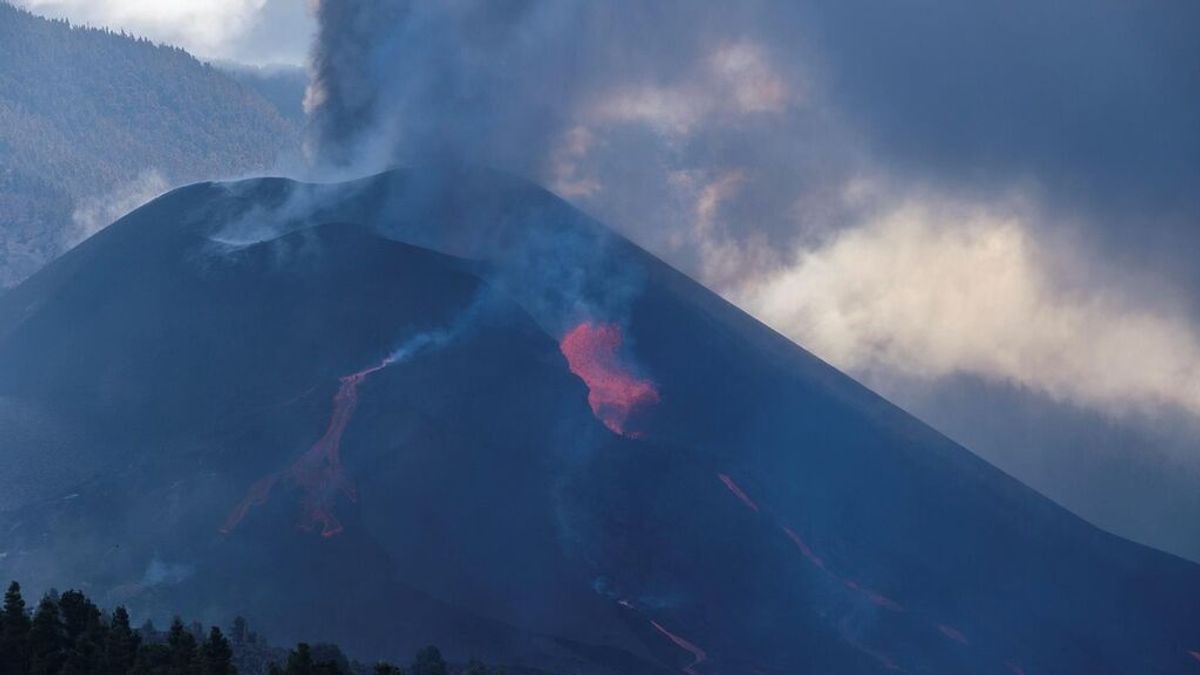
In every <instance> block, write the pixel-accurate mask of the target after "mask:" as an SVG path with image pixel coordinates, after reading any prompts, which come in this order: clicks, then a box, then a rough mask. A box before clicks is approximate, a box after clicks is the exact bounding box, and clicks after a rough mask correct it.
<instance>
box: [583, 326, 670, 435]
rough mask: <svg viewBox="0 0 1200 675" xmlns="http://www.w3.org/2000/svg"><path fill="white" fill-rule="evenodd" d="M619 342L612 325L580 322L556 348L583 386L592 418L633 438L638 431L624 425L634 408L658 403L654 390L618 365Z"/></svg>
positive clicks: (651, 383)
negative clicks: (585, 389) (584, 386)
mask: <svg viewBox="0 0 1200 675" xmlns="http://www.w3.org/2000/svg"><path fill="white" fill-rule="evenodd" d="M622 342H624V338H623V337H622V335H621V328H620V327H619V326H617V325H616V324H600V323H593V322H591V321H584V322H583V323H581V324H579V325H578V326H575V327H574V328H572V329H571V331H570V332H568V333H567V334H566V335H565V336H563V339H562V342H561V343H559V349H560V350H562V353H563V356H565V357H566V358H567V366H568V367H569V368H570V369H571V372H572V373H574V374H575V375H576V376H577V377H579V379H581V380H583V383H584V384H586V385H587V388H588V405H590V406H591V408H592V414H594V415H595V416H596V419H598V420H600V421H601V422H603V423H604V426H606V427H608V429H609V431H612V432H613V433H615V434H620V435H622V436H627V437H630V438H637V437H638V436H640V435H641V434H640V433H639V432H637V431H630V430H629V429H628V427H627V426H626V425H627V424H628V422H629V418H630V416H631V415H632V414H633V413H634V412H636V411H637V410H638V409H640V408H644V407H646V406H649V405H653V404H655V403H658V401H659V397H658V389H657V388H656V387H655V386H654V383H653V382H651V381H650V380H646V379H641V378H638V377H637V376H635V375H633V374H632V373H631V372H630V371H629V369H628V368H627V367H625V366H624V365H622V364H621V362H620V359H619V358H618V355H617V351H618V350H619V349H620V347H621V344H622Z"/></svg>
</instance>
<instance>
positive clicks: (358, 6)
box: [307, 0, 1200, 413]
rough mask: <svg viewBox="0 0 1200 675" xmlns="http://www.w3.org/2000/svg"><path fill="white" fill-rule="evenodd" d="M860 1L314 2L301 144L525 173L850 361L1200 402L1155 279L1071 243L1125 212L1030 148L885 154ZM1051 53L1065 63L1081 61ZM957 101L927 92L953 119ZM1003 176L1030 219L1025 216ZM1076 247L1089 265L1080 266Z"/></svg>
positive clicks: (1044, 388) (1173, 309)
mask: <svg viewBox="0 0 1200 675" xmlns="http://www.w3.org/2000/svg"><path fill="white" fill-rule="evenodd" d="M897 11H898V10H897ZM1114 11H1116V10H1114ZM1118 14H1119V12H1118ZM1069 16H1070V12H1066V13H1064V15H1063V17H1059V18H1064V17H1065V18H1069ZM844 18H845V17H844V16H843V13H842V12H841V10H838V9H836V8H826V9H822V8H818V7H805V8H800V7H791V6H788V5H786V4H783V3H758V2H751V3H744V4H739V5H737V6H731V5H730V4H729V3H715V2H689V3H675V2H662V3H621V2H618V3H584V2H572V1H568V2H542V1H538V0H522V1H509V2H474V1H471V0H456V1H453V2H446V3H410V2H402V1H400V0H360V1H354V2H328V1H327V2H322V3H320V4H319V5H318V6H317V19H318V22H319V26H320V28H319V33H318V36H317V41H316V44H315V47H314V50H313V59H312V72H313V77H312V84H311V86H310V89H309V93H308V101H307V105H308V110H309V114H310V116H311V121H312V124H311V135H310V137H309V152H310V153H311V154H310V157H311V159H312V160H313V161H314V162H315V164H316V165H317V166H325V167H336V168H340V169H343V170H351V171H352V172H353V171H369V170H374V169H379V168H384V167H386V166H390V165H393V164H430V163H435V164H441V163H450V164H461V163H476V164H483V165H489V166H494V167H498V168H500V169H503V170H506V171H510V172H514V173H517V174H520V175H523V176H526V177H529V178H531V179H533V180H535V181H538V182H540V183H542V184H545V185H548V186H550V187H552V188H553V189H555V190H556V191H558V192H559V193H560V194H562V195H564V196H566V197H568V198H570V199H572V200H573V201H574V202H575V203H576V204H578V205H580V206H581V207H583V208H584V209H586V210H588V211H589V212H591V213H594V214H596V215H597V216H599V217H600V218H601V220H604V221H606V222H609V223H612V224H614V225H615V226H617V227H618V229H620V230H622V231H623V232H624V233H626V234H628V235H629V236H630V237H631V238H633V239H634V240H635V241H637V242H638V243H640V244H642V245H644V246H646V247H647V248H649V249H650V250H652V251H654V252H655V253H658V254H659V255H661V256H663V257H664V258H666V259H667V260H668V261H669V262H671V263H673V264H675V265H676V266H678V267H680V268H682V269H683V270H684V271H686V272H689V273H691V274H693V275H695V276H697V277H699V278H700V279H701V280H702V281H704V282H705V283H707V284H708V285H710V286H712V287H714V288H715V289H717V290H718V291H720V292H722V293H723V294H725V295H726V296H727V297H729V298H731V299H734V300H736V301H739V302H741V303H742V305H743V306H745V307H747V308H748V309H750V310H751V311H753V312H754V313H756V314H757V315H758V316H759V317H760V318H762V319H764V320H765V321H767V322H768V323H770V324H772V325H774V326H776V327H778V328H779V329H781V330H783V331H784V332H786V333H787V334H788V335H790V336H792V337H794V338H796V339H797V340H798V341H800V342H801V343H802V344H804V345H806V346H808V347H809V348H811V349H813V350H814V351H815V352H816V353H817V354H818V355H819V356H823V357H825V358H826V359H828V360H830V361H832V362H834V363H835V364H836V365H839V366H841V367H843V368H846V369H849V370H851V371H852V372H855V373H858V374H865V373H868V372H886V371H893V372H895V373H898V374H901V375H904V376H915V377H919V378H925V379H929V380H931V381H933V380H938V379H941V378H946V377H950V376H954V375H971V376H977V377H981V378H984V379H987V380H990V381H995V382H1004V383H1009V384H1013V385H1016V386H1019V387H1023V388H1027V389H1029V390H1032V391H1036V392H1039V393H1041V394H1045V395H1048V396H1050V397H1052V398H1053V399H1056V400H1059V401H1065V402H1068V403H1070V404H1073V405H1077V406H1081V407H1085V408H1090V409H1093V410H1099V411H1103V412H1113V411H1116V412H1124V411H1128V410H1147V409H1152V408H1155V407H1158V406H1169V407H1174V408H1183V409H1185V410H1189V411H1191V412H1193V413H1200V394H1198V393H1197V390H1196V387H1195V386H1193V385H1192V384H1191V383H1192V382H1195V381H1196V377H1195V375H1196V373H1197V372H1200V346H1198V345H1200V338H1198V337H1197V336H1198V335H1200V331H1198V330H1197V329H1196V326H1195V322H1194V320H1193V318H1192V317H1191V316H1190V314H1189V312H1188V311H1187V309H1186V307H1184V306H1182V305H1180V304H1174V305H1172V304H1169V303H1166V302H1162V301H1160V299H1158V298H1155V297H1152V296H1147V295H1146V294H1145V293H1144V292H1142V291H1141V290H1140V289H1141V288H1142V287H1144V286H1149V285H1152V284H1154V283H1156V281H1158V280H1156V279H1153V278H1151V279H1149V280H1148V281H1147V280H1139V279H1138V275H1137V274H1133V273H1130V272H1129V271H1128V270H1116V269H1111V266H1110V265H1109V264H1107V261H1102V260H1101V259H1093V260H1086V259H1082V256H1081V255H1079V254H1078V252H1079V251H1080V250H1083V249H1084V248H1088V250H1092V251H1093V252H1097V251H1098V252H1099V254H1101V255H1103V252H1104V250H1105V249H1103V248H1102V247H1084V246H1082V245H1081V242H1084V241H1088V240H1102V239H1106V238H1107V235H1105V236H1103V237H1097V236H1093V233H1094V232H1096V231H1100V230H1103V231H1108V229H1107V228H1109V223H1108V221H1106V220H1105V219H1104V217H1102V215H1097V214H1102V212H1104V211H1105V209H1103V208H1102V207H1101V208H1097V205H1098V204H1102V203H1103V198H1102V197H1098V196H1096V194H1094V193H1086V192H1081V191H1080V190H1078V189H1076V190H1074V191H1070V190H1067V189H1066V188H1065V187H1064V185H1065V184H1064V183H1063V182H1062V181H1057V182H1055V181H1051V180H1049V179H1047V180H1039V176H1038V175H1037V174H1036V172H1034V173H1031V172H1030V171H1029V170H1028V169H1026V168H1024V167H1019V166H1018V167H1017V169H1015V170H1014V169H1012V167H1013V166H1014V162H1013V161H1012V160H1013V157H1014V156H1015V151H1014V152H1010V153H1007V154H1005V155H1004V156H1003V157H999V156H998V155H997V156H996V157H995V158H993V157H990V156H984V155H980V156H979V160H978V164H977V165H976V166H975V167H974V169H975V172H974V173H973V174H971V180H966V179H959V178H957V177H955V176H952V175H950V174H951V172H955V171H956V172H957V174H959V175H965V172H964V171H962V170H961V169H960V168H958V169H956V168H955V167H957V166H958V164H957V162H958V160H957V159H954V160H953V161H951V160H948V159H947V160H944V161H943V159H944V158H943V159H937V158H931V159H930V161H929V162H928V163H927V165H926V166H916V167H915V165H914V164H913V163H912V160H913V157H915V155H913V156H908V157H904V156H897V155H895V154H891V153H893V152H894V151H895V146H894V145H893V144H888V143H885V142H881V141H880V140H879V138H878V137H877V136H876V134H877V132H878V130H879V129H884V128H887V129H893V127H894V125H895V124H896V120H893V119H875V118H878V117H879V116H880V115H881V114H885V113H880V112H878V110H882V111H886V110H888V109H889V108H890V106H888V105H884V104H883V103H877V108H872V109H871V110H868V111H863V110H857V109H852V108H850V107H848V105H849V101H850V100H851V99H852V94H855V93H861V91H862V90H863V88H864V87H870V86H876V87H886V86H888V85H887V82H885V81H882V80H880V81H878V82H877V81H875V80H873V79H872V78H874V77H875V76H876V74H877V72H882V71H886V70H887V68H886V65H885V64H876V63H873V62H872V63H868V64H866V65H864V64H862V63H860V62H854V63H853V65H856V66H857V68H858V69H857V70H854V69H851V68H849V66H847V65H846V64H847V63H850V61H849V60H848V59H849V55H850V53H851V52H853V49H852V48H851V47H846V46H843V42H846V41H853V38H852V35H851V34H852V32H853V31H852V30H851V29H854V30H860V29H861V27H857V26H848V25H842V24H840V23H839V22H840V21H841V20H842V19H844ZM903 18H904V19H905V20H911V19H912V17H903ZM958 18H959V17H957V16H953V17H947V18H946V20H947V21H956V20H958ZM1147 29H1148V30H1149V29H1150V27H1148V28H1147ZM1021 30H1026V29H1025V28H1022V29H1021ZM1029 30H1032V29H1029ZM1039 36H1040V34H1038V35H1031V36H1030V39H1031V40H1032V39H1034V38H1035V37H1037V38H1038V39H1040V37H1039ZM1093 37H1095V36H1092V35H1091V34H1090V33H1088V34H1085V35H1081V36H1080V38H1079V39H1080V40H1092V38H1093ZM931 39H932V38H931ZM938 39H941V36H938ZM1039 44H1040V43H1039ZM1087 44H1091V43H1090V42H1089V43H1087ZM1042 47H1043V48H1044V50H1045V51H1046V53H1047V55H1048V58H1050V59H1052V61H1053V64H1054V67H1056V68H1068V67H1070V66H1071V63H1073V62H1070V61H1060V60H1055V59H1059V56H1060V55H1059V53H1058V52H1056V51H1055V47H1054V46H1053V45H1050V44H1046V45H1042ZM897 55H898V57H900V58H909V57H911V56H912V54H911V53H909V52H903V53H901V52H897ZM969 56H970V58H972V59H976V60H981V59H982V58H983V57H981V56H980V55H978V54H976V53H974V52H971V53H970V54H969ZM1121 58H1125V57H1123V56H1122V57H1121ZM987 66H988V64H986V63H983V62H980V63H979V64H978V67H980V68H985V67H987ZM953 68H954V66H953V64H949V65H942V64H938V65H936V66H931V67H930V71H931V72H929V73H925V72H917V73H913V75H912V76H913V77H916V78H918V80H919V81H921V82H924V81H925V79H926V78H932V77H936V76H937V75H938V73H939V72H941V71H939V70H938V69H942V70H944V71H945V73H944V75H945V77H947V78H955V77H958V76H959V74H960V73H959V72H958V71H954V70H953ZM1002 74H1004V75H1005V77H1007V76H1008V73H1007V71H1003V73H1002ZM1130 82H1132V80H1131V81H1130ZM994 85H995V86H1001V87H1011V88H1013V89H1014V90H1016V89H1020V88H1022V87H1024V86H1026V85H1025V83H1024V82H1022V81H1017V80H1015V79H1014V80H1008V79H1000V80H997V81H996V82H995V83H994ZM1114 85H1120V86H1126V82H1125V81H1124V80H1118V81H1116V82H1115V83H1114ZM963 86H964V87H967V86H971V85H970V84H964V85H963ZM978 86H992V85H988V84H987V83H986V82H985V83H982V84H979V85H978ZM1128 86H1129V87H1138V86H1141V85H1137V84H1136V83H1132V84H1128ZM870 91H872V92H873V91H875V90H873V89H872V90H870ZM1083 93H1087V92H1083ZM954 95H955V93H954V92H947V93H946V94H945V96H954ZM962 95H963V96H968V95H969V94H962ZM941 98H944V96H942V97H939V100H937V101H935V100H933V99H932V98H931V99H930V100H927V101H922V102H921V105H927V106H930V113H931V114H941V111H940V110H937V109H935V106H937V105H941V104H944V101H942V100H940V99H941ZM968 102H969V101H967V100H966V99H964V103H963V104H964V105H966V103H968ZM914 105H915V104H914V103H913V102H911V101H904V102H902V103H901V105H900V109H902V110H903V111H905V112H906V114H908V113H911V112H912V109H913V108H914ZM1030 105H1033V106H1034V107H1036V102H1033V103H1031V104H1030ZM1019 123H1023V122H1020V121H1018V122H1012V123H1007V124H1008V126H1007V127H1005V128H1006V129H1008V131H1009V133H1017V132H1020V133H1024V134H1025V135H1026V136H1027V137H1028V138H1030V139H1037V138H1040V136H1039V135H1038V134H1040V133H1041V131H1040V129H1042V127H1041V126H1038V125H1039V124H1040V123H1039V122H1037V121H1036V120H1035V121H1031V122H1030V123H1029V128H1028V129H1025V128H1017V129H1016V131H1014V130H1013V127H1012V125H1014V124H1019ZM913 124H914V126H913V127H912V130H913V133H914V134H916V133H924V132H923V131H922V129H921V128H920V127H918V126H916V125H915V123H913ZM1086 131H1087V130H1086V129H1083V130H1080V129H1071V130H1064V131H1063V134H1065V135H1070V134H1078V133H1085V132H1086ZM988 132H989V130H988V129H985V128H981V129H980V130H978V134H980V135H983V136H986V134H987V133H988ZM1024 137H1025V136H1021V137H1020V138H1024ZM935 140H936V139H935ZM933 142H934V140H931V141H930V143H931V144H932V143H933ZM968 142H970V139H964V140H963V143H968ZM1148 142H1149V141H1148ZM1006 147H1008V146H1006ZM1045 147H1046V143H1042V145H1041V146H1039V147H1038V148H1034V147H1033V146H1030V147H1029V149H1028V152H1027V154H1028V156H1029V157H1031V158H1034V159H1035V160H1036V158H1037V157H1040V156H1042V155H1043V154H1044V153H1045V149H1044V148H1045ZM1010 149H1011V148H1010ZM934 159H937V161H934ZM1115 159H1117V158H1114V163H1115ZM1031 161H1033V160H1031ZM1036 161H1040V162H1042V163H1043V164H1044V163H1045V160H1036ZM1033 166H1036V164H1035V165H1033ZM914 167H915V169H914ZM1070 171H1071V172H1075V173H1079V175H1083V174H1084V173H1086V172H1089V171H1091V172H1093V173H1095V176H1096V177H1095V180H1091V179H1088V180H1083V179H1081V180H1079V181H1077V183H1078V184H1080V185H1082V184H1087V183H1089V181H1090V182H1091V183H1093V184H1098V181H1100V179H1101V178H1102V177H1103V176H1101V175H1100V172H1101V168H1099V167H1096V166H1084V165H1081V166H1079V167H1070ZM1067 173H1068V171H1067V169H1066V168H1063V169H1062V171H1061V172H1060V175H1067ZM1031 176H1032V179H1031ZM981 177H986V178H987V179H988V180H987V181H986V182H985V181H982V180H976V179H977V178H981ZM1130 180H1133V181H1136V180H1137V179H1136V178H1133V177H1130ZM1129 182H1130V181H1126V183H1129ZM1112 192H1116V190H1115V189H1114V190H1112ZM1012 195H1018V197H1019V199H1018V200H1017V201H1021V202H1025V203H1028V204H1029V205H1030V206H1029V209H1028V210H1029V211H1030V212H1031V213H1035V214H1037V217H1025V216H1018V217H1009V215H1010V214H1009V213H1008V212H1007V203H1008V202H1009V201H1011V197H1012ZM947 205H952V206H950V207H947ZM1108 211H1110V212H1111V211H1114V209H1108ZM1080 223H1082V224H1080ZM1072 237H1074V239H1072ZM541 259H545V258H541ZM1067 263H1069V264H1070V265H1071V266H1073V267H1075V268H1080V269H1084V270H1086V271H1085V272H1083V274H1084V275H1087V276H1090V277H1091V278H1092V279H1093V280H1094V281H1095V283H1094V284H1092V286H1091V287H1090V288H1080V287H1076V286H1074V285H1073V281H1072V279H1071V278H1070V277H1069V276H1068V275H1067V274H1066V273H1064V270H1063V268H1064V265H1066V264H1067ZM1141 276H1143V277H1145V276H1149V275H1146V274H1144V273H1142V275H1141ZM1130 279H1133V283H1126V282H1128V281H1129V280H1130ZM1122 284H1125V286H1127V288H1119V289H1118V287H1120V286H1121V285H1122ZM1168 284H1169V282H1168ZM1114 289H1117V290H1114Z"/></svg>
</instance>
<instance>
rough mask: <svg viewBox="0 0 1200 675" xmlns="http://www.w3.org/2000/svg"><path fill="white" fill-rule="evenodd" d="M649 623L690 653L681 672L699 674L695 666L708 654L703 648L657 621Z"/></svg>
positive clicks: (691, 674)
mask: <svg viewBox="0 0 1200 675" xmlns="http://www.w3.org/2000/svg"><path fill="white" fill-rule="evenodd" d="M650 625H651V626H654V630H656V631H658V632H660V633H662V634H663V635H665V636H666V637H667V639H668V640H670V641H671V642H674V643H675V646H677V647H679V648H680V649H682V650H684V651H686V652H688V653H689V654H691V655H692V662H691V663H689V664H688V665H687V666H686V667H684V669H683V672H685V673H687V674H688V675H699V674H698V673H697V672H696V666H698V665H700V664H701V663H704V662H705V661H707V660H708V654H707V653H705V651H704V650H703V649H700V648H699V647H697V646H696V645H694V644H692V643H690V642H688V641H687V640H685V639H683V638H681V637H679V636H678V635H676V634H674V633H672V632H671V631H669V630H667V629H666V628H663V627H662V625H660V624H659V623H658V622H657V621H654V620H651V621H650Z"/></svg>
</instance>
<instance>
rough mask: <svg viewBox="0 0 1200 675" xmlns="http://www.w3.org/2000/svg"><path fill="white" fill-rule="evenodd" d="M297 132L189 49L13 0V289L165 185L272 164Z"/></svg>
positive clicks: (7, 156)
mask: <svg viewBox="0 0 1200 675" xmlns="http://www.w3.org/2000/svg"><path fill="white" fill-rule="evenodd" d="M297 139H298V131H297V125H296V123H295V122H294V121H291V120H287V119H285V118H284V117H283V116H281V115H280V114H279V112H278V110H277V109H276V108H275V107H274V106H273V105H272V104H271V103H270V102H269V101H267V100H266V99H264V98H263V96H262V95H261V94H260V93H258V92H257V91H255V90H254V89H253V88H251V87H248V86H245V85H244V84H241V83H239V82H237V81H235V80H234V79H233V78H231V77H229V76H228V75H227V74H226V73H224V72H222V71H221V70H219V69H217V68H214V67H212V66H210V65H207V64H205V63H202V62H200V61H199V60H197V59H196V58H194V57H192V56H191V55H189V54H188V53H187V52H184V51H183V50H181V49H178V48H175V47H169V46H162V45H156V44H153V43H152V42H149V41H147V40H145V39H138V38H134V37H131V36H127V35H122V34H119V33H113V32H110V31H106V30H98V29H93V28H81V27H77V26H72V25H70V24H69V23H67V22H65V21H53V20H48V19H43V18H41V17H36V16H34V15H32V14H29V13H27V12H25V11H23V10H19V9H16V8H14V7H12V6H10V5H8V4H6V3H4V2H3V0H0V287H2V286H9V285H12V284H13V283H16V282H17V281H19V280H20V279H22V278H24V277H25V276H27V275H29V274H30V273H32V272H33V271H35V270H36V269H37V268H38V267H39V266H41V265H42V264H44V263H45V262H46V261H47V260H48V259H50V258H52V257H54V256H55V255H57V254H58V253H60V252H62V251H63V250H65V249H66V248H68V247H69V246H71V245H72V244H74V243H76V242H77V241H79V240H80V239H82V238H83V237H85V236H87V235H88V234H91V232H93V231H94V230H95V229H96V228H98V227H101V226H103V225H105V224H107V222H108V221H109V220H111V219H112V218H113V217H115V216H117V215H120V214H121V212H123V211H124V210H127V209H128V208H132V207H133V206H136V205H137V204H138V203H139V202H140V201H141V200H143V199H145V198H147V197H149V196H152V195H153V194H154V193H157V192H161V191H163V190H165V189H166V188H168V187H170V186H172V185H177V184H182V183H188V182H193V181H196V180H201V179H206V178H214V177H220V176H230V175H234V174H240V173H247V172H256V171H261V170H263V169H265V168H267V167H269V166H271V165H272V164H273V163H274V162H275V159H276V158H277V157H278V156H279V155H280V153H281V152H287V151H291V150H292V149H294V148H295V147H296V146H297Z"/></svg>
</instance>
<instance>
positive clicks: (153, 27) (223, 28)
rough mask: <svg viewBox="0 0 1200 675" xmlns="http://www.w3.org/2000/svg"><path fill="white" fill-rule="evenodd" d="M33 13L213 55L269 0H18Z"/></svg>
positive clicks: (240, 32)
mask: <svg viewBox="0 0 1200 675" xmlns="http://www.w3.org/2000/svg"><path fill="white" fill-rule="evenodd" d="M16 4H18V5H21V6H23V7H25V8H27V9H29V10H31V11H33V12H37V13H39V14H44V15H47V16H54V17H61V18H69V19H70V20H71V21H73V22H76V23H86V24H89V25H93V26H105V27H108V28H112V29H114V30H125V31H128V32H132V33H134V34H136V35H143V36H146V37H149V38H151V39H153V40H156V41H158V42H166V43H169V44H174V45H178V46H181V47H183V48H184V49H187V50H188V51H191V52H193V53H196V54H199V55H201V56H217V55H221V54H222V52H224V51H225V50H227V49H228V48H229V46H230V44H231V43H233V42H234V41H236V40H237V39H238V38H240V37H241V36H242V35H244V34H245V33H247V32H248V31H249V30H250V29H251V28H252V27H253V26H254V24H255V20H256V18H257V17H258V14H259V12H260V11H262V9H263V8H264V7H265V6H266V4H267V0H172V1H170V2H145V1H144V0H16Z"/></svg>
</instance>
